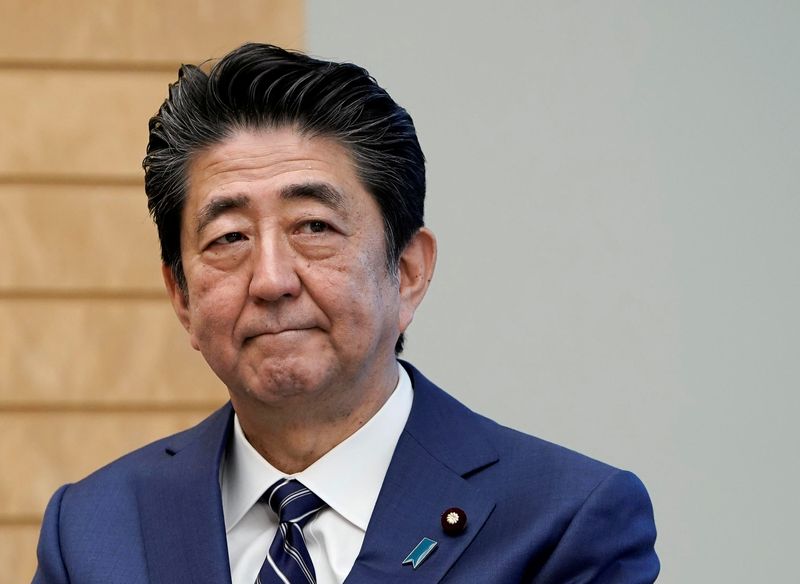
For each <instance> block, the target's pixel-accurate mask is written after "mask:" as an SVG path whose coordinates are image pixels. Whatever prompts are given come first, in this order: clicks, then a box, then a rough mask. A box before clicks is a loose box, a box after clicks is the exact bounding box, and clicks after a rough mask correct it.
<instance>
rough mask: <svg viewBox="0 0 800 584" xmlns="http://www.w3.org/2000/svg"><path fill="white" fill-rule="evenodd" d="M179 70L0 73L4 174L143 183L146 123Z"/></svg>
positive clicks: (0, 157)
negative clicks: (124, 180)
mask: <svg viewBox="0 0 800 584" xmlns="http://www.w3.org/2000/svg"><path fill="white" fill-rule="evenodd" d="M176 78H177V74H175V73H166V72H165V73H158V72H157V73H143V72H141V73H114V72H81V71H78V72H76V71H15V70H6V71H0V127H2V128H3V135H4V136H6V137H9V136H13V140H12V139H4V140H2V141H0V180H2V177H3V175H6V176H9V175H10V176H19V175H23V176H24V175H31V174H44V175H53V174H55V175H67V176H94V177H109V176H111V177H118V178H125V179H128V180H132V181H140V180H142V176H143V174H142V168H141V163H142V158H143V157H144V153H145V148H146V145H147V120H149V119H150V116H152V115H153V114H154V113H155V112H156V111H157V110H158V107H159V105H160V104H161V103H162V102H163V101H164V98H166V96H167V85H168V84H169V83H170V82H172V81H174V80H175V79H176Z"/></svg>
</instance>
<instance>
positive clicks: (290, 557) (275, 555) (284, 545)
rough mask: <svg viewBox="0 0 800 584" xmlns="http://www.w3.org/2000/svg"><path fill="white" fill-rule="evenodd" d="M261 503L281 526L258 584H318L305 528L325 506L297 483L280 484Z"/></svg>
mask: <svg viewBox="0 0 800 584" xmlns="http://www.w3.org/2000/svg"><path fill="white" fill-rule="evenodd" d="M261 501H262V502H264V503H266V504H267V505H268V506H269V507H270V508H271V509H272V510H273V511H274V512H275V513H277V515H278V524H279V525H278V531H277V532H276V533H275V539H273V540H272V545H271V546H269V551H268V552H267V557H266V559H265V560H264V564H263V565H262V566H261V570H260V571H259V572H258V578H256V584H316V581H317V578H316V574H315V573H314V566H313V564H312V563H311V557H310V556H309V555H308V549H307V548H306V541H305V538H304V537H303V526H304V525H305V524H306V523H308V522H309V521H310V520H311V518H312V517H314V515H315V514H316V513H317V511H319V510H320V509H322V508H323V507H325V502H324V501H323V500H322V499H320V498H319V497H317V496H316V495H315V494H314V493H312V492H311V491H309V490H308V489H307V488H306V487H304V486H303V485H302V484H301V483H299V482H298V481H296V480H294V479H291V480H290V479H282V480H280V481H278V482H277V483H275V484H274V485H272V486H271V487H270V488H269V489H267V491H266V492H265V493H264V494H263V495H262V497H261Z"/></svg>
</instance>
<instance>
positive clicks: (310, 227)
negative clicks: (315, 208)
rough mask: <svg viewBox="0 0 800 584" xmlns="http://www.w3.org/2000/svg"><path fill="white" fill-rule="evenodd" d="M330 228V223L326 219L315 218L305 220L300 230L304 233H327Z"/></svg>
mask: <svg viewBox="0 0 800 584" xmlns="http://www.w3.org/2000/svg"><path fill="white" fill-rule="evenodd" d="M329 229H330V225H328V224H327V223H325V222H324V221H319V220H314V221H307V222H305V223H304V224H303V226H302V227H301V229H300V231H302V232H303V233H325V232H326V231H328V230H329Z"/></svg>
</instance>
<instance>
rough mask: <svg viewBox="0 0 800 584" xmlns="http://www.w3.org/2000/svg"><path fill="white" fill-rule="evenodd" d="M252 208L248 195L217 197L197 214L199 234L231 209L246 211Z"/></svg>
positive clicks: (197, 230)
mask: <svg viewBox="0 0 800 584" xmlns="http://www.w3.org/2000/svg"><path fill="white" fill-rule="evenodd" d="M249 206H250V197H248V196H247V195H238V196H235V197H215V198H214V199H212V200H211V201H209V202H208V203H207V204H205V205H203V207H202V208H201V209H200V211H198V213H197V229H196V230H195V231H196V232H197V233H201V232H202V231H203V229H205V228H206V227H208V224H209V223H211V222H212V221H213V220H214V219H216V218H217V217H219V216H220V215H223V214H224V213H226V212H227V211H230V210H231V209H246V208H247V207H249Z"/></svg>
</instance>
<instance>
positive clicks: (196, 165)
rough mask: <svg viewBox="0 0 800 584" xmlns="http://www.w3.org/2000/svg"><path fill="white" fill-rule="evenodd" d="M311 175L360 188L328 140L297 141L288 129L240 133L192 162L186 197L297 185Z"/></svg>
mask: <svg viewBox="0 0 800 584" xmlns="http://www.w3.org/2000/svg"><path fill="white" fill-rule="evenodd" d="M312 173H313V174H314V175H315V176H316V177H317V178H320V177H327V178H329V179H331V180H334V181H336V182H340V183H343V186H357V187H361V184H360V181H359V180H358V179H357V177H356V172H355V167H354V164H353V159H352V156H351V155H350V152H349V151H348V150H347V148H345V147H344V146H343V145H341V144H340V143H339V142H338V141H337V140H335V139H333V138H329V137H326V136H308V135H303V134H301V133H299V132H297V131H296V130H294V129H292V128H289V127H286V128H279V129H269V130H249V129H240V130H236V131H234V132H233V133H232V134H231V135H230V136H228V137H227V138H225V139H224V140H222V141H221V142H218V143H216V144H213V145H211V146H209V147H207V148H205V149H204V150H202V151H200V152H199V153H197V154H196V155H195V156H194V157H193V158H192V160H191V161H190V163H189V167H188V175H189V191H190V192H196V191H198V190H199V191H201V192H202V191H206V190H209V189H214V188H215V187H218V186H220V185H224V184H227V183H230V182H250V181H255V180H259V181H267V180H281V181H302V180H303V178H304V177H305V176H306V175H309V174H312Z"/></svg>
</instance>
